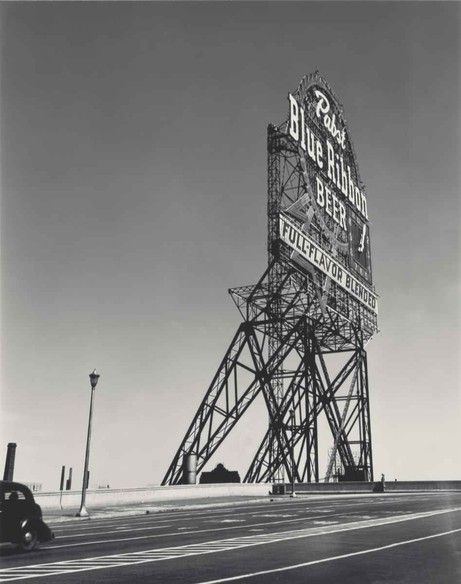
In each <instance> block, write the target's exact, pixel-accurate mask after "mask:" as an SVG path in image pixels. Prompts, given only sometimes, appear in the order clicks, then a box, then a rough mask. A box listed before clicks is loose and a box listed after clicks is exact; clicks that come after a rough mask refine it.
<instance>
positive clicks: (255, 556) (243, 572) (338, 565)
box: [0, 493, 461, 584]
mask: <svg viewBox="0 0 461 584" xmlns="http://www.w3.org/2000/svg"><path fill="white" fill-rule="evenodd" d="M49 523H50V525H51V526H52V529H53V531H54V532H55V534H56V539H55V540H54V541H53V542H51V543H47V544H42V546H41V547H40V549H39V550H37V551H35V552H32V553H31V554H20V553H17V552H16V550H15V549H13V548H12V546H3V547H2V549H1V550H0V560H1V567H0V582H15V581H19V580H21V581H23V582H28V581H34V582H36V583H37V584H40V582H43V583H48V582H49V583H54V582H55V583H56V584H76V583H80V582H85V583H88V584H92V583H95V582H97V583H98V584H99V583H111V584H114V583H124V584H125V583H127V582H128V583H130V584H135V583H149V584H155V583H160V584H164V583H165V584H167V583H173V582H181V583H185V584H199V583H200V584H205V583H206V584H211V583H221V582H248V583H252V584H261V583H266V582H269V583H273V582H274V583H275V582H281V583H282V582H283V583H287V582H289V583H290V584H291V583H294V584H296V583H301V582H302V583H303V584H306V583H309V584H313V583H317V582H319V583H322V584H325V583H327V584H329V583H341V584H346V583H350V584H367V583H370V584H371V583H373V584H381V583H400V582H401V583H405V584H413V583H414V584H436V583H440V584H460V582H461V493H435V494H432V493H425V494H412V495H400V494H399V495H397V494H384V495H372V496H355V497H349V496H346V495H342V496H340V497H325V498H312V497H307V496H300V497H297V498H293V499H288V498H278V499H274V500H272V501H271V500H269V499H267V500H261V502H258V503H254V502H253V503H237V504H234V505H233V506H222V507H212V508H208V509H190V510H182V511H173V512H171V511H168V512H163V513H153V514H145V515H139V516H124V517H112V518H106V519H91V520H81V519H74V520H70V521H66V522H61V523H55V524H53V522H52V521H49Z"/></svg>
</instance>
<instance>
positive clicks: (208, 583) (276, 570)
mask: <svg viewBox="0 0 461 584" xmlns="http://www.w3.org/2000/svg"><path fill="white" fill-rule="evenodd" d="M460 531H461V528H459V529H452V530H451V531H444V532H443V533H434V534H433V535H426V536H425V537H418V538H416V539H408V540H406V541H399V542H396V543H391V544H389V545H384V546H381V547H376V548H371V549H368V550H361V551H359V552H351V553H350V554H343V555H341V556H331V557H330V558H322V559H321V560H312V561H311V562H304V563H303V564H294V565H292V566H285V567H284V568H274V569H272V570H262V571H260V572H250V573H248V574H241V575H240V576H231V577H229V578H220V579H219V580H207V581H206V582H200V583H199V584H221V583H222V582H235V581H236V580H242V579H244V578H253V577H256V576H266V575H268V574H275V573H280V572H288V571H290V570H297V569H299V568H307V567H309V566H314V565H316V564H323V563H326V562H334V561H337V560H345V559H347V558H352V557H354V556H361V555H364V554H372V553H376V552H381V551H384V550H389V549H392V548H395V547H399V546H403V545H409V544H412V543H418V542H420V541H426V540H428V539H435V538H436V537H444V536H446V535H452V534H453V533H458V532H460Z"/></svg>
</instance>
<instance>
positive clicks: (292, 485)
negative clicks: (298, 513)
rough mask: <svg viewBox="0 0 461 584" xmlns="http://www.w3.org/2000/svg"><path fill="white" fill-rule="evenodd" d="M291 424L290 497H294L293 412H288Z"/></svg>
mask: <svg viewBox="0 0 461 584" xmlns="http://www.w3.org/2000/svg"><path fill="white" fill-rule="evenodd" d="M290 422H291V496H292V497H296V493H295V411H294V410H290Z"/></svg>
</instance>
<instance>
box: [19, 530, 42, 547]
mask: <svg viewBox="0 0 461 584" xmlns="http://www.w3.org/2000/svg"><path fill="white" fill-rule="evenodd" d="M37 543H38V533H37V529H36V528H35V527H34V526H33V525H28V526H26V527H23V528H22V530H21V539H20V540H19V545H18V547H19V549H20V550H21V551H23V552H31V551H32V550H33V549H34V548H35V546H36V545H37Z"/></svg>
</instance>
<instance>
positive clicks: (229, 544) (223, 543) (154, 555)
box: [0, 507, 461, 584]
mask: <svg viewBox="0 0 461 584" xmlns="http://www.w3.org/2000/svg"><path fill="white" fill-rule="evenodd" d="M459 511H461V507H460V508H454V509H445V510H442V511H440V510H439V511H433V512H424V513H417V514H415V515H413V516H411V517H409V516H408V515H404V516H398V517H394V518H388V519H381V520H379V521H375V520H374V521H368V522H364V521H361V522H356V523H354V524H349V525H346V526H343V527H341V528H337V529H336V528H326V529H325V528H323V530H321V528H317V529H310V530H308V529H302V530H298V531H291V532H284V533H273V534H265V535H260V536H258V535H253V536H242V537H237V538H233V539H227V540H217V541H212V542H207V543H200V544H187V545H183V546H176V547H173V548H163V549H159V550H149V551H147V552H146V551H138V552H131V553H125V554H115V555H112V556H99V557H96V558H86V559H84V560H66V561H60V562H53V563H49V564H36V565H32V566H24V567H17V568H5V569H0V582H11V581H15V580H22V579H25V578H39V577H42V576H54V575H57V574H73V573H78V572H84V571H92V570H100V569H106V568H115V567H121V566H129V565H136V564H144V563H148V562H156V561H164V560H169V559H174V558H178V557H180V558H185V557H188V556H196V555H201V554H211V553H218V552H226V551H231V550H233V549H239V548H245V547H252V546H260V545H267V544H272V543H277V542H281V541H288V540H293V539H300V538H307V537H314V536H321V535H327V534H328V535H331V534H334V533H342V532H346V531H353V530H356V529H366V528H370V527H376V526H379V525H388V524H391V523H399V522H403V521H411V520H415V519H421V518H426V517H429V516H435V515H441V514H444V513H453V512H459ZM458 531H461V528H460V529H455V530H452V531H450V532H445V533H444V534H441V535H446V534H448V533H456V532H458ZM430 537H436V536H427V538H430ZM395 545H403V544H391V546H390V547H392V546H395ZM377 549H378V548H377ZM383 549H384V548H383ZM360 553H370V551H369V550H363V551H362V552H356V554H360ZM349 555H354V554H349ZM342 557H348V555H345V556H335V558H338V559H339V558H342ZM322 561H327V559H324V560H315V561H313V562H311V563H312V564H314V563H320V562H322ZM329 561H331V560H329ZM101 562H102V563H101ZM309 564H310V563H309V562H308V563H307V564H306V565H309ZM300 566H303V565H300ZM33 568H38V570H37V571H36V572H34V570H33ZM288 569H294V567H293V566H289V567H286V568H280V569H279V570H282V571H283V570H288ZM275 571H277V570H275ZM259 574H260V573H259V572H258V573H255V574H254V575H259ZM244 577H247V576H246V575H243V576H242V575H240V576H236V577H232V578H229V579H228V581H231V580H237V579H242V578H244ZM225 581H226V579H223V580H216V581H214V582H225ZM202 584H205V583H202ZM208 584H211V581H210V583H208Z"/></svg>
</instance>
